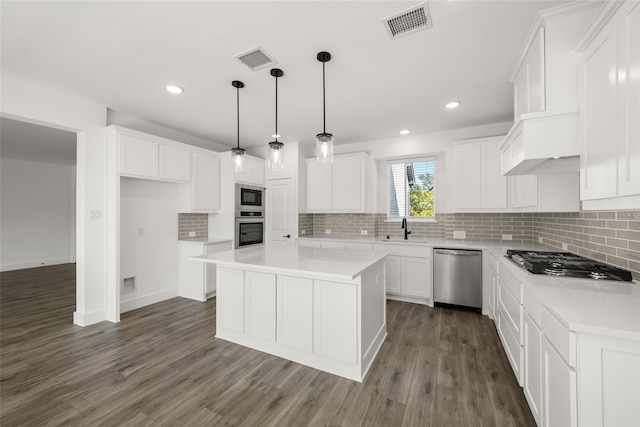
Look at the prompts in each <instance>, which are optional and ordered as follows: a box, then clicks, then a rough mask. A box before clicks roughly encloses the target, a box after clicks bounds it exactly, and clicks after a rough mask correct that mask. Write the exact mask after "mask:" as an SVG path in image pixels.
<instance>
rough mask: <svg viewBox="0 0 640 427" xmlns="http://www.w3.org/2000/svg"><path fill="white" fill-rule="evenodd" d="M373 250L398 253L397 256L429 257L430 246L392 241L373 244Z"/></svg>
mask: <svg viewBox="0 0 640 427" xmlns="http://www.w3.org/2000/svg"><path fill="white" fill-rule="evenodd" d="M373 250H374V251H378V252H389V253H390V254H391V255H398V256H411V257H416V258H431V247H430V246H417V245H401V244H394V243H377V244H375V245H373Z"/></svg>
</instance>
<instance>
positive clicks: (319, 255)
mask: <svg viewBox="0 0 640 427" xmlns="http://www.w3.org/2000/svg"><path fill="white" fill-rule="evenodd" d="M386 256H387V253H386V252H373V251H359V252H353V251H341V250H335V249H320V248H299V247H297V246H292V245H285V246H281V245H275V246H271V245H268V244H267V245H258V246H254V247H248V248H242V249H236V250H231V251H224V252H216V253H212V254H208V255H201V256H197V257H192V258H191V259H193V260H197V261H204V262H210V263H214V264H218V265H223V266H231V267H234V266H235V267H243V268H247V269H251V270H254V271H264V272H275V273H280V274H291V275H297V276H300V273H302V274H303V275H320V276H323V277H327V278H333V279H338V280H342V281H344V280H353V279H355V278H356V277H358V276H360V275H361V274H362V273H363V272H364V271H365V270H367V269H368V268H370V267H371V266H372V265H373V264H375V263H377V262H378V261H381V260H383V259H384V258H385V257H386Z"/></svg>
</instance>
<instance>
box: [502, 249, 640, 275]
mask: <svg viewBox="0 0 640 427" xmlns="http://www.w3.org/2000/svg"><path fill="white" fill-rule="evenodd" d="M507 257H508V258H511V260H512V261H513V262H515V263H516V264H518V265H519V266H521V267H522V268H524V269H525V270H527V271H529V272H531V273H534V274H546V275H548V276H568V277H580V278H583V279H596V280H603V279H604V280H619V281H624V282H631V280H632V278H631V272H630V271H627V270H623V269H622V268H617V267H613V266H610V265H607V264H602V263H599V262H598V261H594V260H591V259H588V258H584V257H581V256H579V255H574V254H572V253H569V252H544V251H519V250H513V249H509V250H507Z"/></svg>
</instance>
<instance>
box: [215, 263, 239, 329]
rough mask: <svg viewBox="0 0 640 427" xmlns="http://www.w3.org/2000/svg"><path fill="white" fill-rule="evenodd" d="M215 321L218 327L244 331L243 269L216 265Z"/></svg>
mask: <svg viewBox="0 0 640 427" xmlns="http://www.w3.org/2000/svg"><path fill="white" fill-rule="evenodd" d="M217 277H218V283H219V286H218V295H217V296H216V299H217V304H216V322H217V325H218V327H219V328H220V329H228V330H229V331H232V332H237V333H240V334H243V333H244V305H245V304H244V294H245V293H244V271H242V270H236V269H233V268H227V267H218V269H217Z"/></svg>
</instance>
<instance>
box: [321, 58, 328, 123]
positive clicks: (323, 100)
mask: <svg viewBox="0 0 640 427" xmlns="http://www.w3.org/2000/svg"><path fill="white" fill-rule="evenodd" d="M324 64H325V63H324V62H323V63H322V133H327V107H326V101H325V97H326V96H325V89H324Z"/></svg>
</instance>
